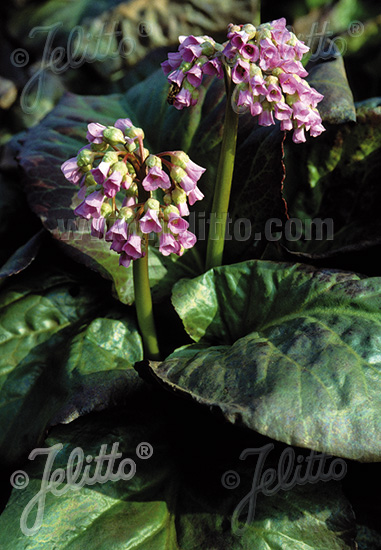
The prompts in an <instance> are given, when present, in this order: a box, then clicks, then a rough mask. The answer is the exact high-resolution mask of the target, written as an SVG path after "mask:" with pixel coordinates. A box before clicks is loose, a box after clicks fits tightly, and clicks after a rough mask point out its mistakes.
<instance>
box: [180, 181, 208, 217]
mask: <svg viewBox="0 0 381 550" xmlns="http://www.w3.org/2000/svg"><path fill="white" fill-rule="evenodd" d="M203 198H204V195H203V194H202V193H201V191H200V189H199V188H198V187H197V186H196V187H195V188H194V189H192V191H190V192H189V194H188V200H189V204H190V205H191V206H193V205H194V203H195V202H196V201H200V200H202V199H203ZM177 208H179V205H178V206H177ZM179 211H180V208H179ZM180 214H181V215H182V216H184V215H188V214H189V210H188V214H182V213H181V211H180Z"/></svg>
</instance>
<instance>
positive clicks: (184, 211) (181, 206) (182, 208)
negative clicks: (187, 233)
mask: <svg viewBox="0 0 381 550" xmlns="http://www.w3.org/2000/svg"><path fill="white" fill-rule="evenodd" d="M176 206H177V208H178V210H179V213H180V216H189V208H188V205H187V203H186V202H179V203H178V204H176Z"/></svg>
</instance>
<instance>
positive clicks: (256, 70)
mask: <svg viewBox="0 0 381 550" xmlns="http://www.w3.org/2000/svg"><path fill="white" fill-rule="evenodd" d="M250 76H251V77H252V76H260V77H263V73H262V71H261V69H260V67H258V65H256V64H255V63H250Z"/></svg>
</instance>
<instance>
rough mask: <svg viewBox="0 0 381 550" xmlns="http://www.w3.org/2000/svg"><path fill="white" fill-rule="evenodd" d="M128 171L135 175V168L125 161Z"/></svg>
mask: <svg viewBox="0 0 381 550" xmlns="http://www.w3.org/2000/svg"><path fill="white" fill-rule="evenodd" d="M126 166H127V170H128V173H129V174H131V176H132V177H135V176H136V172H135V168H134V167H133V166H132V164H131V163H130V162H126Z"/></svg>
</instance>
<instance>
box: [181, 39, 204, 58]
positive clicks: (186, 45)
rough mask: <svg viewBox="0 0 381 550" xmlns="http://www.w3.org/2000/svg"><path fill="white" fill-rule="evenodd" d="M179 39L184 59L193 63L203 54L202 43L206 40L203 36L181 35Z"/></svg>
mask: <svg viewBox="0 0 381 550" xmlns="http://www.w3.org/2000/svg"><path fill="white" fill-rule="evenodd" d="M179 41H180V47H179V51H180V53H181V56H182V58H183V60H184V61H187V62H188V63H191V62H192V61H194V60H195V59H196V58H198V57H200V56H201V55H202V48H201V46H200V44H201V43H202V42H203V41H204V39H203V38H202V37H196V36H193V35H190V36H187V37H185V36H180V37H179Z"/></svg>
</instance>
